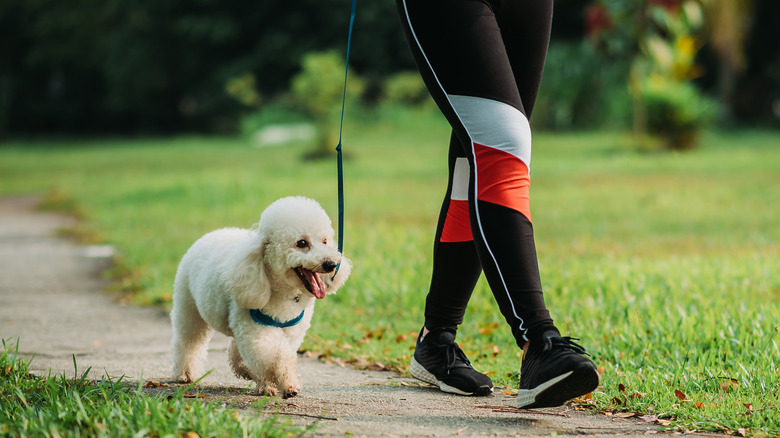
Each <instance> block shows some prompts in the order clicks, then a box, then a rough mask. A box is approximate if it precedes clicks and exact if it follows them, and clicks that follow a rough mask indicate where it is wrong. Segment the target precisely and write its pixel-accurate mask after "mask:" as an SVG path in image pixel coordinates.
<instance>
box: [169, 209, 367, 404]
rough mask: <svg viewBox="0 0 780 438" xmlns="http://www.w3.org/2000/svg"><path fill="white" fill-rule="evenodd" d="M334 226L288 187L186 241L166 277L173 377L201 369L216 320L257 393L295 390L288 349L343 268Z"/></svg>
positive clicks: (191, 376) (185, 377)
mask: <svg viewBox="0 0 780 438" xmlns="http://www.w3.org/2000/svg"><path fill="white" fill-rule="evenodd" d="M333 234H334V233H333V227H332V226H331V222H330V218H329V217H328V215H327V214H326V213H325V211H324V210H323V209H322V207H320V205H319V204H318V203H317V202H316V201H314V200H312V199H308V198H303V197H297V196H296V197H288V198H282V199H279V200H277V201H276V202H274V203H272V204H271V205H270V206H268V208H267V209H266V210H265V211H264V212H263V214H262V215H261V217H260V222H259V223H258V225H257V226H256V227H255V228H253V229H251V230H246V229H239V228H223V229H220V230H216V231H212V232H211V233H208V234H206V235H205V236H203V237H201V238H200V239H199V240H198V241H197V242H195V244H193V245H192V247H191V248H190V249H189V250H188V251H187V253H186V254H185V255H184V257H183V258H182V260H181V263H180V264H179V269H178V271H177V272H176V280H175V283H174V286H173V289H174V294H173V310H172V311H171V320H172V323H173V361H174V365H173V380H174V381H177V382H192V381H193V380H196V379H197V378H198V377H200V376H201V375H202V363H203V361H204V359H205V357H206V348H207V347H208V343H209V340H210V339H211V335H212V334H213V333H214V330H217V331H219V332H220V333H224V334H225V335H227V336H231V337H232V338H233V341H232V342H231V345H230V365H231V367H232V368H233V372H235V373H236V375H237V376H238V377H242V378H245V379H248V380H253V381H255V382H256V383H257V391H258V392H259V393H260V394H266V395H277V394H279V393H281V395H282V396H283V397H293V396H295V395H297V394H298V392H299V391H300V390H301V384H300V381H299V380H298V373H297V371H296V365H295V362H296V358H297V350H298V347H300V345H301V342H303V337H304V335H305V334H306V330H308V328H309V326H310V325H311V317H312V311H313V310H314V302H315V298H316V299H321V298H324V297H325V295H326V294H329V293H335V292H336V290H337V289H339V288H340V287H341V286H342V285H343V284H344V282H345V281H346V280H347V277H349V274H350V272H351V269H352V264H351V262H350V261H349V260H348V259H347V258H346V257H343V256H342V255H341V253H339V251H338V250H337V249H336V247H335V245H334V242H333ZM334 274H335V275H334Z"/></svg>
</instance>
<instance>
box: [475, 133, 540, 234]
mask: <svg viewBox="0 0 780 438" xmlns="http://www.w3.org/2000/svg"><path fill="white" fill-rule="evenodd" d="M474 158H475V161H476V167H477V169H476V174H477V199H479V200H481V201H487V202H490V203H493V204H498V205H502V206H504V207H507V208H511V209H513V210H517V211H519V212H520V213H522V214H523V216H525V217H526V218H528V221H531V206H530V201H529V198H528V189H529V187H530V186H531V177H530V175H529V174H528V166H526V165H525V163H524V162H523V160H521V159H520V158H518V157H517V156H515V155H512V154H509V153H507V152H504V151H501V150H498V149H495V148H491V147H488V146H483V145H481V144H478V143H474Z"/></svg>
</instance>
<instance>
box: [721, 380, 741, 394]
mask: <svg viewBox="0 0 780 438" xmlns="http://www.w3.org/2000/svg"><path fill="white" fill-rule="evenodd" d="M738 387H739V381H738V380H737V379H729V380H726V381H725V382H723V383H721V384H720V389H722V390H723V392H729V391H731V390H732V389H737V388H738Z"/></svg>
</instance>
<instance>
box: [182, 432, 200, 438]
mask: <svg viewBox="0 0 780 438" xmlns="http://www.w3.org/2000/svg"><path fill="white" fill-rule="evenodd" d="M184 438H200V435H198V434H197V433H196V432H193V431H189V432H187V433H185V434H184Z"/></svg>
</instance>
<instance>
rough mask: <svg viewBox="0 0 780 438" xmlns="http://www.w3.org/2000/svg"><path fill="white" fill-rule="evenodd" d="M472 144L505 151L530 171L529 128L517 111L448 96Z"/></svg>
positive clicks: (484, 101)
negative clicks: (521, 161)
mask: <svg viewBox="0 0 780 438" xmlns="http://www.w3.org/2000/svg"><path fill="white" fill-rule="evenodd" d="M447 98H448V99H449V101H450V103H451V104H452V107H453V108H454V109H455V112H456V113H457V114H458V117H459V118H460V120H461V122H462V123H463V125H464V126H465V127H466V131H467V132H468V133H469V137H471V140H472V141H473V142H474V143H478V144H481V145H483V146H489V147H492V148H495V149H499V150H501V151H504V152H507V153H509V154H512V155H514V156H516V157H517V158H519V159H521V160H523V162H524V163H525V165H526V166H527V167H528V169H529V170H530V168H531V126H530V125H529V124H528V119H527V118H526V117H525V115H524V114H523V113H522V112H520V110H518V109H517V108H515V107H513V106H511V105H508V104H505V103H503V102H499V101H497V100H492V99H485V98H482V97H474V96H460V95H455V94H450V95H447Z"/></svg>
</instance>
